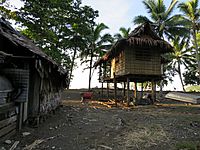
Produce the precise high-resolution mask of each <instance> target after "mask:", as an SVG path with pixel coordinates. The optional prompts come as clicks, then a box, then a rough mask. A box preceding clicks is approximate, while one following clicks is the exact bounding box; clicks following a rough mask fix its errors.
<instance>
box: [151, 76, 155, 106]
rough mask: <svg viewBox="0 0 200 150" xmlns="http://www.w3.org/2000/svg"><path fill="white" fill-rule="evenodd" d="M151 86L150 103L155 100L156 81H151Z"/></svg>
mask: <svg viewBox="0 0 200 150" xmlns="http://www.w3.org/2000/svg"><path fill="white" fill-rule="evenodd" d="M151 86H152V92H151V95H152V101H153V102H152V103H154V102H155V101H156V82H155V81H154V80H152V81H151Z"/></svg>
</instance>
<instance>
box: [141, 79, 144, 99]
mask: <svg viewBox="0 0 200 150" xmlns="http://www.w3.org/2000/svg"><path fill="white" fill-rule="evenodd" d="M143 95H144V83H143V82H142V84H141V99H142V97H143Z"/></svg>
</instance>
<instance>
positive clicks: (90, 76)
mask: <svg viewBox="0 0 200 150" xmlns="http://www.w3.org/2000/svg"><path fill="white" fill-rule="evenodd" d="M92 62H93V53H92V50H91V58H90V72H89V87H88V90H89V91H90V90H91V79H92Z"/></svg>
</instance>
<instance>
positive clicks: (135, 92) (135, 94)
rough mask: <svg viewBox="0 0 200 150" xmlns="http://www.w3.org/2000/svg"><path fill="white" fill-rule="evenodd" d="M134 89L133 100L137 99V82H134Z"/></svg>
mask: <svg viewBox="0 0 200 150" xmlns="http://www.w3.org/2000/svg"><path fill="white" fill-rule="evenodd" d="M134 85H135V91H134V97H135V100H136V101H137V99H138V96H137V82H135V84H134Z"/></svg>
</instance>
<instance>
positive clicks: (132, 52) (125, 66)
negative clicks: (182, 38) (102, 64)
mask: <svg viewBox="0 0 200 150" xmlns="http://www.w3.org/2000/svg"><path fill="white" fill-rule="evenodd" d="M111 65H112V66H111V78H113V77H114V76H113V74H114V72H115V74H116V75H118V76H120V75H128V74H133V75H161V57H160V52H159V50H153V49H130V48H129V49H126V50H125V51H122V52H121V53H120V55H119V56H117V57H115V58H114V59H113V60H112V62H111Z"/></svg>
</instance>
